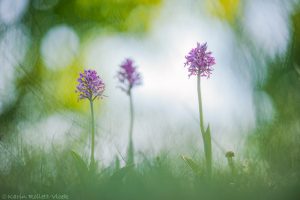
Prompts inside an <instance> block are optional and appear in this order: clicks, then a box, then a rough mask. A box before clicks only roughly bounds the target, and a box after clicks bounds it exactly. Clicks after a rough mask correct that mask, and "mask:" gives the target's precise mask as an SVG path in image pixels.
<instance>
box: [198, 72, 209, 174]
mask: <svg viewBox="0 0 300 200" xmlns="http://www.w3.org/2000/svg"><path fill="white" fill-rule="evenodd" d="M197 92H198V103H199V104H198V105H199V117H200V131H201V134H202V139H203V144H204V153H205V159H206V168H207V173H208V176H209V177H210V176H211V173H212V149H211V135H210V129H209V126H208V128H207V130H205V128H204V120H203V109H202V97H201V77H200V74H198V75H197Z"/></svg>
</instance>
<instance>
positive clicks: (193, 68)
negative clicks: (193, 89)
mask: <svg viewBox="0 0 300 200" xmlns="http://www.w3.org/2000/svg"><path fill="white" fill-rule="evenodd" d="M185 58H186V62H185V64H184V66H188V72H189V77H190V76H193V75H195V76H197V93H198V106H199V119H200V132H201V134H202V139H203V144H204V152H205V158H206V166H207V173H208V175H209V176H211V173H212V146H211V134H210V128H209V125H208V126H207V127H205V125H204V119H203V109H202V97H201V77H207V78H209V77H210V75H211V72H212V70H213V69H212V66H213V65H215V58H214V57H213V56H212V53H211V52H210V51H207V43H204V44H200V43H197V47H196V48H193V49H192V50H191V51H190V52H189V53H188V55H187V56H185Z"/></svg>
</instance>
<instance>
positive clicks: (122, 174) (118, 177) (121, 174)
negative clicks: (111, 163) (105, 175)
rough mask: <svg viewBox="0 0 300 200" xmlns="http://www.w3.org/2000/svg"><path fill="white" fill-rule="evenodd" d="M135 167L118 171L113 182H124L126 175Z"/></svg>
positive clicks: (112, 178) (113, 176)
mask: <svg viewBox="0 0 300 200" xmlns="http://www.w3.org/2000/svg"><path fill="white" fill-rule="evenodd" d="M132 167H133V165H129V166H125V167H122V168H121V169H119V170H117V171H116V172H115V173H114V174H113V175H112V176H111V180H113V181H116V180H122V179H123V178H124V177H125V175H126V174H127V173H128V172H129V171H130V170H131V169H132Z"/></svg>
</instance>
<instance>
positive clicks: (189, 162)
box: [181, 155, 201, 175]
mask: <svg viewBox="0 0 300 200" xmlns="http://www.w3.org/2000/svg"><path fill="white" fill-rule="evenodd" d="M181 158H182V159H183V160H184V161H185V163H186V164H187V165H188V166H189V167H190V168H191V169H192V170H193V172H194V173H195V174H197V175H199V174H200V173H201V168H200V166H199V165H198V164H197V163H196V162H195V161H193V160H192V159H191V158H188V157H186V156H183V155H182V156H181Z"/></svg>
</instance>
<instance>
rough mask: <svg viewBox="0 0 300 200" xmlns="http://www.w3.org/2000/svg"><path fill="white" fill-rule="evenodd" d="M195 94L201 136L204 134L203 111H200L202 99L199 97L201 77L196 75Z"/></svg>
mask: <svg viewBox="0 0 300 200" xmlns="http://www.w3.org/2000/svg"><path fill="white" fill-rule="evenodd" d="M197 92H198V106H199V117H200V130H201V133H202V135H203V134H205V129H204V122H203V110H202V97H201V77H200V74H198V75H197Z"/></svg>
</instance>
